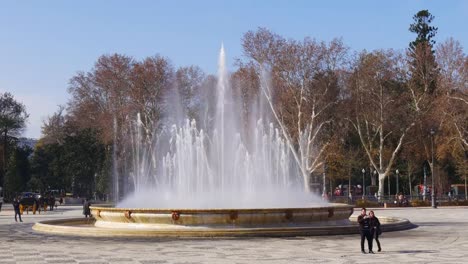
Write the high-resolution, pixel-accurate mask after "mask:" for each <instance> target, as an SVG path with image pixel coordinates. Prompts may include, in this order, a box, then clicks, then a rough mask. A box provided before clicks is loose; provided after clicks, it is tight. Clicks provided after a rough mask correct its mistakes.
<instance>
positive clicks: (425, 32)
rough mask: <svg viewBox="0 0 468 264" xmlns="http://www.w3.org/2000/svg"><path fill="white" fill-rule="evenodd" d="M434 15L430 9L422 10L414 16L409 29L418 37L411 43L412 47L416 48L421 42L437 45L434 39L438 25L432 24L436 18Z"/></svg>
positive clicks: (412, 48)
mask: <svg viewBox="0 0 468 264" xmlns="http://www.w3.org/2000/svg"><path fill="white" fill-rule="evenodd" d="M434 18H435V17H434V16H433V15H432V14H431V13H430V12H429V11H428V10H421V11H419V12H418V13H416V15H414V16H413V20H414V22H413V24H411V25H410V27H409V31H410V32H412V33H416V35H417V36H416V39H415V40H414V41H412V42H411V43H410V49H411V50H415V49H416V48H417V47H418V46H419V45H420V44H428V45H430V46H431V47H432V46H434V45H435V40H434V39H433V38H434V37H435V35H436V34H437V30H438V28H437V27H434V26H431V25H430V24H431V23H432V21H433V20H434Z"/></svg>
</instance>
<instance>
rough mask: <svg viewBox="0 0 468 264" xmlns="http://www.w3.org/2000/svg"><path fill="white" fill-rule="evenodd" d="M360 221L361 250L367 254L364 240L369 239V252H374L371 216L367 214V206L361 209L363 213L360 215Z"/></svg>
mask: <svg viewBox="0 0 468 264" xmlns="http://www.w3.org/2000/svg"><path fill="white" fill-rule="evenodd" d="M357 220H358V223H359V233H360V234H361V252H362V253H363V254H366V251H365V250H364V240H365V239H367V245H368V247H369V253H372V254H374V251H372V240H373V239H374V238H373V236H372V232H371V231H372V230H371V222H370V218H369V216H368V215H367V214H366V208H362V209H361V214H360V215H359V216H358V219H357Z"/></svg>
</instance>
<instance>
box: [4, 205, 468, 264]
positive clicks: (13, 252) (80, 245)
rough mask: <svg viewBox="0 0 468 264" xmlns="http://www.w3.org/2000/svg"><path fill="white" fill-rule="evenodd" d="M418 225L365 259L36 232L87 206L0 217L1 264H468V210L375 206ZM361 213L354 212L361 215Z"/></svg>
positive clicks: (306, 249)
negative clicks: (16, 217) (20, 217)
mask: <svg viewBox="0 0 468 264" xmlns="http://www.w3.org/2000/svg"><path fill="white" fill-rule="evenodd" d="M374 211H375V213H376V215H377V216H395V217H404V218H407V219H409V220H410V221H411V222H412V223H414V224H416V225H417V226H418V227H417V228H414V229H411V230H405V231H397V232H388V233H384V234H383V235H382V236H381V238H380V240H381V243H382V248H383V251H382V252H377V251H376V247H375V249H374V251H375V252H376V254H365V255H364V254H362V253H361V251H360V246H359V241H360V238H359V235H343V236H319V237H290V238H231V239H229V238H228V239H226V238H221V239H220V238H216V239H206V238H205V239H179V238H148V239H142V238H138V239H128V238H88V237H70V236H57V235H49V234H42V233H37V232H35V231H33V230H32V229H31V227H32V225H33V224H34V223H35V222H36V221H41V220H49V219H59V218H69V217H77V216H80V215H81V207H73V206H62V207H59V208H58V210H56V211H53V212H47V213H46V214H41V215H37V214H36V215H33V214H31V213H30V214H29V215H27V214H25V215H23V221H24V222H23V223H16V222H15V220H14V218H13V215H14V213H13V211H12V208H11V205H6V206H5V205H4V207H3V208H2V211H1V212H0V263H1V264H7V263H28V264H33V263H34V264H36V263H38V264H40V263H54V264H58V263H82V264H85V263H87V264H91V263H95V264H98V263H103V264H104V263H141V264H150V263H178V264H183V263H184V264H189V263H288V264H292V263H468V207H439V208H438V209H432V208H387V209H382V208H379V209H375V210H374ZM358 212H359V209H355V213H354V214H358Z"/></svg>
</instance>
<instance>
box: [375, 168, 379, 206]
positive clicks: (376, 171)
mask: <svg viewBox="0 0 468 264" xmlns="http://www.w3.org/2000/svg"><path fill="white" fill-rule="evenodd" d="M374 180H377V182H379V179H378V178H377V171H376V170H374ZM374 183H375V182H374ZM379 185H380V184H379ZM374 188H375V187H374ZM378 199H379V201H380V193H379V197H378Z"/></svg>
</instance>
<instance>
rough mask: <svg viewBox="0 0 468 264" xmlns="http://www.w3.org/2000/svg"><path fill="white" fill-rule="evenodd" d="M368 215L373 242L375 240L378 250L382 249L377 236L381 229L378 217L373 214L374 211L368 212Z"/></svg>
mask: <svg viewBox="0 0 468 264" xmlns="http://www.w3.org/2000/svg"><path fill="white" fill-rule="evenodd" d="M369 217H370V223H371V224H370V225H371V229H372V230H371V233H372V234H374V238H375V242H377V246H378V247H379V249H378V251H379V252H380V251H382V248H381V247H380V241H379V236H380V235H381V234H382V229H380V221H379V219H378V218H377V217H376V216H375V214H374V211H370V212H369Z"/></svg>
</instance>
